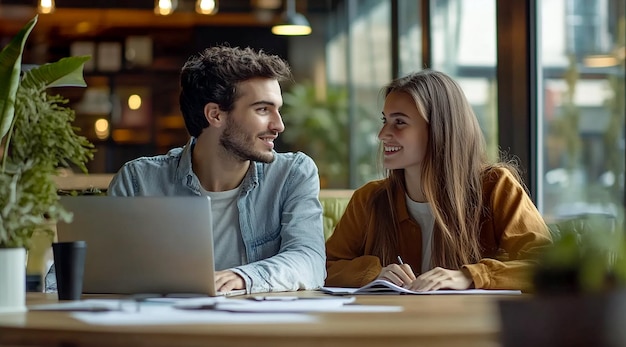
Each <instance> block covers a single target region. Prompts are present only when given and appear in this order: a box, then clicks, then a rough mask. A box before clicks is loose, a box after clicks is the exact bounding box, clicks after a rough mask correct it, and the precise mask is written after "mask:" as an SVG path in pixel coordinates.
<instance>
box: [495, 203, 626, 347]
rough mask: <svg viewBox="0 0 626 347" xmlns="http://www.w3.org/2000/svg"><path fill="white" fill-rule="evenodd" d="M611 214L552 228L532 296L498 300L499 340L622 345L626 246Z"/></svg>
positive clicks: (506, 343)
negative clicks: (549, 242)
mask: <svg viewBox="0 0 626 347" xmlns="http://www.w3.org/2000/svg"><path fill="white" fill-rule="evenodd" d="M619 224H620V223H619V222H618V218H616V217H615V216H613V215H584V216H579V217H578V218H574V219H570V220H567V221H564V222H560V223H557V224H553V225H551V231H552V234H553V237H554V243H553V245H552V246H551V247H549V248H546V249H545V251H544V252H542V254H541V255H540V257H539V259H538V263H537V266H536V268H535V270H534V273H533V281H534V286H535V293H534V294H533V295H531V296H523V297H521V298H519V299H514V300H510V299H509V300H502V301H501V302H500V303H499V304H500V317H501V327H502V333H501V338H502V342H503V345H504V346H505V347H513V346H539V347H542V346H625V345H626V330H625V329H624V328H623V326H622V325H623V322H625V321H626V290H625V288H626V243H625V240H624V234H623V231H622V229H621V227H619Z"/></svg>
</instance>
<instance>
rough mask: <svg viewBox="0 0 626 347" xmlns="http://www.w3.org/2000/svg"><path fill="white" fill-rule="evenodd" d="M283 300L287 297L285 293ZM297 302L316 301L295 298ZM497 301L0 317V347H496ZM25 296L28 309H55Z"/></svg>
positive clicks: (432, 299) (384, 300)
mask: <svg viewBox="0 0 626 347" xmlns="http://www.w3.org/2000/svg"><path fill="white" fill-rule="evenodd" d="M285 295H294V293H286V294H285ZM296 295H301V296H308V295H320V294H317V292H298V293H296ZM507 298H509V299H510V297H505V296H502V295H493V296H489V295H421V296H420V295H398V296H396V295H393V296H387V295H386V296H357V301H356V302H357V303H359V304H368V305H399V306H402V307H404V311H402V312H394V313H311V315H313V316H314V317H315V318H317V322H316V323H307V324H302V323H290V324H193V325H152V326H101V325H89V324H86V323H83V322H81V321H78V320H76V319H74V318H72V317H71V315H70V313H67V312H43V311H31V312H26V313H14V314H0V346H156V347H160V346H183V347H187V346H189V347H192V346H224V347H238V346H254V347H257V346H259V347H264V346H267V347H270V346H271V347H282V346H314V347H322V346H324V347H326V346H358V347H367V346H385V347H387V346H413V347H414V346H499V345H500V342H499V335H498V333H499V315H498V306H497V302H498V300H502V299H507ZM56 301H57V300H56V294H41V293H29V294H28V296H27V304H28V305H34V304H41V303H53V302H56Z"/></svg>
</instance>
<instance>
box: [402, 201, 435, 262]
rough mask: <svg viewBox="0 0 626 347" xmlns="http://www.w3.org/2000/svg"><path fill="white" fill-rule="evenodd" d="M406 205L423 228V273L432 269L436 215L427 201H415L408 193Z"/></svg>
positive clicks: (410, 213)
mask: <svg viewBox="0 0 626 347" xmlns="http://www.w3.org/2000/svg"><path fill="white" fill-rule="evenodd" d="M406 206H407V209H408V210H409V215H410V216H411V217H412V218H413V219H414V220H415V221H416V222H417V223H418V224H419V226H420V228H421V229H422V268H421V273H424V272H426V271H428V270H430V269H431V268H432V267H431V256H432V241H433V228H434V226H435V217H434V216H433V212H432V210H431V209H430V204H429V203H427V202H415V201H413V200H411V198H409V195H408V194H407V195H406Z"/></svg>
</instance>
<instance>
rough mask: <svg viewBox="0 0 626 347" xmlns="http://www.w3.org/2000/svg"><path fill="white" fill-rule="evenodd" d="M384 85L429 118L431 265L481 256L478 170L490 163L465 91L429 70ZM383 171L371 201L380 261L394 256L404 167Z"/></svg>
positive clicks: (426, 186) (453, 265) (426, 168)
mask: <svg viewBox="0 0 626 347" xmlns="http://www.w3.org/2000/svg"><path fill="white" fill-rule="evenodd" d="M383 91H384V95H385V96H387V95H389V94H390V93H391V92H404V93H407V94H409V95H410V96H411V97H412V98H413V100H415V106H416V107H417V110H418V111H419V113H420V114H421V115H422V116H423V117H425V118H426V120H427V121H428V144H427V149H426V154H425V157H424V160H423V162H422V163H423V165H422V173H421V177H422V189H423V190H424V194H425V196H426V199H427V201H428V202H429V203H430V206H431V209H432V212H433V215H434V217H435V225H434V231H433V243H432V247H433V249H432V264H433V266H441V267H444V268H448V269H459V268H460V267H461V265H463V264H471V263H476V262H477V261H478V260H479V259H481V258H482V257H481V254H482V252H481V246H480V242H479V241H480V235H479V231H480V219H481V214H482V213H483V190H482V186H483V175H484V173H485V170H487V169H489V167H490V166H492V165H489V163H488V159H487V155H486V150H485V140H484V137H483V134H482V131H481V129H480V126H479V124H478V120H477V119H476V116H475V115H474V112H473V111H472V107H471V106H470V104H469V102H468V101H467V99H466V98H465V94H464V93H463V91H462V90H461V87H460V86H459V85H458V84H457V83H456V82H455V81H454V80H453V79H452V78H450V77H449V76H447V75H445V74H444V73H441V72H437V71H433V70H422V71H420V72H417V73H412V74H410V75H408V76H405V77H402V78H398V79H396V80H394V81H392V82H391V83H389V84H388V85H387V86H386V87H384V88H383ZM493 166H507V167H508V166H509V165H508V164H504V163H500V164H496V165H493ZM513 171H514V169H513ZM514 174H516V171H514ZM387 175H388V178H389V180H388V182H389V184H388V185H385V186H384V189H381V190H379V191H378V192H377V193H376V194H374V196H373V198H372V201H371V204H372V205H373V208H374V211H376V213H380V217H381V218H377V219H376V221H377V222H376V224H377V225H376V226H375V227H376V230H377V231H378V232H377V233H376V238H377V239H376V240H375V242H374V245H375V249H374V253H375V254H376V255H378V256H379V257H380V258H381V261H382V263H383V265H387V264H390V263H392V262H394V261H395V257H396V255H397V254H396V253H395V252H397V249H398V246H399V245H398V234H399V227H398V225H397V219H396V213H395V211H394V206H395V202H396V199H397V198H398V197H397V196H396V192H397V191H399V190H398V188H400V187H404V185H405V182H404V169H396V170H390V171H388V172H387ZM400 191H404V189H402V190H400Z"/></svg>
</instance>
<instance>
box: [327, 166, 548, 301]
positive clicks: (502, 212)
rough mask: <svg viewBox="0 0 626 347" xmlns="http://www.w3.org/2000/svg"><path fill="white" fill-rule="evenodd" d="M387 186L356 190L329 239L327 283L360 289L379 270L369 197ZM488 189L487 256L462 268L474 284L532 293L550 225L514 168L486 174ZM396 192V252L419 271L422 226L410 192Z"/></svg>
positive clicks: (485, 217) (484, 227)
mask: <svg viewBox="0 0 626 347" xmlns="http://www.w3.org/2000/svg"><path fill="white" fill-rule="evenodd" d="M386 184H388V180H387V179H384V180H378V181H373V182H370V183H367V184H366V185H364V186H363V187H361V188H359V189H357V190H356V191H355V192H354V195H353V196H352V199H351V200H350V203H349V204H348V206H347V208H346V211H345V213H344V214H343V216H342V217H341V219H340V221H339V223H338V224H337V226H336V227H335V231H334V232H333V234H332V236H331V237H330V238H329V239H328V241H327V242H326V258H327V260H326V269H327V272H328V276H327V278H326V286H336V287H361V286H363V285H365V284H367V283H369V282H371V281H373V280H374V279H376V277H377V276H378V274H379V273H380V271H381V269H382V266H381V261H380V259H379V258H378V257H377V256H374V255H372V250H373V240H374V233H375V232H376V231H375V230H374V229H373V228H374V227H373V226H374V225H375V223H374V221H375V219H376V218H377V214H376V211H373V210H372V207H371V206H370V205H369V204H368V201H369V199H370V197H371V195H372V193H374V192H375V191H377V190H378V189H381V188H382V187H383V185H386ZM400 189H402V188H400ZM483 192H484V200H483V201H484V203H485V204H486V206H485V212H484V213H483V217H482V220H481V224H480V225H481V229H480V244H481V246H482V249H483V259H481V260H480V261H479V262H478V263H476V264H465V265H463V268H464V269H465V270H466V272H469V273H470V274H471V276H472V279H473V281H474V287H475V288H483V289H519V290H522V291H530V290H532V281H531V278H530V276H529V275H530V271H529V270H531V266H533V263H534V262H533V260H532V258H534V257H536V255H537V252H538V251H539V250H540V249H541V248H543V247H545V246H546V245H549V244H550V243H551V242H552V239H551V237H550V233H549V231H548V228H547V226H546V224H545V222H544V220H543V218H542V216H541V214H540V213H539V211H538V210H537V208H536V207H535V205H534V204H533V202H532V201H531V199H530V197H529V196H528V195H527V194H526V191H525V190H524V188H523V187H522V186H521V185H520V184H519V182H518V181H517V180H516V179H515V178H514V176H513V175H512V174H511V172H510V171H509V170H507V169H503V168H499V169H494V170H491V171H490V174H486V175H485V178H484V180H483ZM396 196H397V200H396V202H395V209H396V215H397V218H398V225H399V227H400V236H399V245H400V246H399V249H398V250H397V252H398V255H399V256H401V257H402V259H403V260H404V262H405V263H408V264H409V265H411V267H412V268H413V270H414V271H416V270H415V269H421V263H422V236H421V230H420V226H419V224H418V223H416V222H415V221H414V220H412V218H411V217H410V216H409V213H408V210H407V207H406V201H405V192H404V191H402V190H400V191H398V192H397V194H396ZM416 275H417V273H416Z"/></svg>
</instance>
